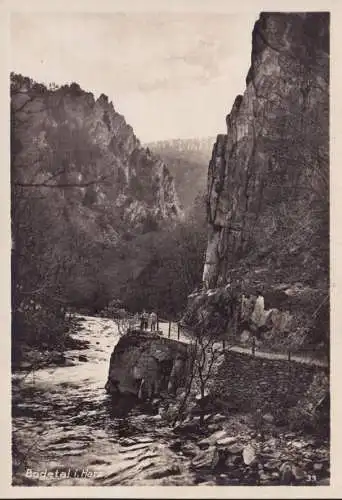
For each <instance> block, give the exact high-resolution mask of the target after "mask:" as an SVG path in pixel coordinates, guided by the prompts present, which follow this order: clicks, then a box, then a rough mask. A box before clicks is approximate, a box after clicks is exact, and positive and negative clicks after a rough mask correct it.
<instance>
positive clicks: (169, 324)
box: [169, 320, 171, 338]
mask: <svg viewBox="0 0 342 500" xmlns="http://www.w3.org/2000/svg"><path fill="white" fill-rule="evenodd" d="M170 336H171V320H169V338H170Z"/></svg>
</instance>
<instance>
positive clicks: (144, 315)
mask: <svg viewBox="0 0 342 500" xmlns="http://www.w3.org/2000/svg"><path fill="white" fill-rule="evenodd" d="M147 328H148V313H147V312H146V311H145V309H144V310H143V312H142V313H141V317H140V329H141V330H147Z"/></svg>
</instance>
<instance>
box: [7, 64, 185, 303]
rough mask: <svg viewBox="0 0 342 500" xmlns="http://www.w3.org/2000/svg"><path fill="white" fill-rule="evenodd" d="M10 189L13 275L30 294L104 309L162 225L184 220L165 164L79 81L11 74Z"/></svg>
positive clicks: (141, 263)
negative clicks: (52, 81)
mask: <svg viewBox="0 0 342 500" xmlns="http://www.w3.org/2000/svg"><path fill="white" fill-rule="evenodd" d="M11 189H12V228H13V232H12V238H13V248H14V252H13V263H14V265H13V278H14V281H16V283H17V287H16V291H17V292H18V293H19V289H20V290H22V292H20V295H23V293H24V294H25V295H23V297H24V298H25V297H28V296H29V295H30V294H31V291H32V290H36V289H37V290H42V291H43V292H42V294H43V295H44V294H45V295H46V292H47V290H49V293H50V295H51V299H52V300H55V299H54V297H56V296H60V298H61V300H63V301H66V302H67V303H69V304H70V303H72V304H75V305H79V306H82V307H83V305H85V306H87V307H88V306H89V307H93V306H94V310H97V309H98V307H100V308H101V307H103V306H104V305H105V304H106V302H107V301H108V300H110V299H112V298H113V297H115V296H117V297H120V298H121V293H122V290H125V289H127V282H128V281H131V283H134V280H135V279H136V277H137V276H138V275H139V273H140V272H141V271H142V270H143V269H144V268H145V267H146V265H148V264H149V262H150V260H151V252H150V247H151V245H152V246H153V244H154V243H153V242H154V240H155V236H156V234H157V233H158V231H159V230H161V229H163V228H164V227H167V228H168V229H170V228H172V227H173V224H174V223H175V224H176V223H177V222H179V221H180V220H181V219H182V210H181V207H180V204H179V202H178V196H177V193H176V189H175V185H174V181H173V178H172V176H171V175H170V173H169V170H168V169H167V167H166V165H165V163H164V162H163V161H162V160H161V159H160V158H159V157H156V156H154V155H153V154H152V153H151V152H150V151H149V150H148V148H144V147H142V146H141V144H140V142H139V140H138V139H137V137H136V136H135V135H134V132H133V129H132V127H131V126H130V125H128V124H127V123H126V121H125V119H124V117H123V116H122V115H121V114H119V113H118V112H117V111H116V110H115V109H114V106H113V103H111V102H109V100H108V98H107V97H106V96H105V95H101V96H100V97H99V98H98V99H96V98H95V97H94V95H93V94H91V93H89V92H85V91H83V90H82V89H81V88H80V87H79V86H78V85H77V84H76V83H72V84H71V85H64V86H62V87H56V86H54V85H50V86H49V87H46V86H45V85H41V84H38V83H36V82H34V81H32V80H31V79H29V78H26V77H23V76H22V75H16V74H12V75H11ZM151 235H152V236H151ZM130 252H131V253H130ZM50 277H51V278H50ZM36 298H37V297H35V299H36ZM42 299H43V297H42V298H39V300H40V301H41V300H42ZM17 300H22V299H21V298H20V299H17Z"/></svg>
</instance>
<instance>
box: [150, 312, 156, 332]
mask: <svg viewBox="0 0 342 500" xmlns="http://www.w3.org/2000/svg"><path fill="white" fill-rule="evenodd" d="M150 323H151V332H155V331H156V324H157V314H156V313H155V312H151V314H150Z"/></svg>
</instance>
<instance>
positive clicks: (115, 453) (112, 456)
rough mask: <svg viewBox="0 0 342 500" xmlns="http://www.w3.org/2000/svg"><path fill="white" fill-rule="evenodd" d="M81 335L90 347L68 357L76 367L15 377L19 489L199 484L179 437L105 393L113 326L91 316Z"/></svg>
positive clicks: (156, 418) (15, 478) (155, 419)
mask: <svg viewBox="0 0 342 500" xmlns="http://www.w3.org/2000/svg"><path fill="white" fill-rule="evenodd" d="M78 337H79V338H84V339H86V340H88V341H90V345H89V349H87V350H82V351H78V350H75V351H68V352H67V353H66V356H67V358H68V359H69V360H72V363H73V366H61V367H57V368H56V367H48V368H44V369H40V370H37V371H35V372H34V373H31V374H29V375H28V376H26V378H25V379H23V377H24V376H23V374H22V373H20V374H16V375H14V384H13V397H14V399H15V400H16V404H15V405H14V409H13V433H14V436H15V446H17V448H18V450H17V451H18V452H19V455H20V457H21V460H20V463H19V464H18V463H17V464H16V466H15V470H14V473H13V484H32V485H39V486H48V485H53V486H59V485H60V486H62V485H63V486H68V485H78V486H81V485H88V486H89V485H94V486H107V485H115V484H121V485H137V484H139V485H142V484H143V485H156V484H165V485H185V484H188V485H189V484H193V483H194V481H195V480H194V477H193V475H192V473H191V472H190V470H189V458H187V457H185V456H183V455H182V454H181V453H178V454H176V453H175V452H174V451H172V450H171V449H170V445H171V444H172V441H173V440H174V435H173V433H172V431H171V429H170V428H169V427H167V426H166V425H165V422H162V421H161V418H160V416H159V415H158V414H157V415H153V414H146V413H143V412H142V411H141V409H140V410H139V408H138V407H137V406H136V405H135V404H134V401H131V400H129V399H125V400H123V401H120V402H118V401H117V402H115V404H113V402H112V401H111V398H110V397H109V396H108V395H107V394H106V392H105V390H104V386H105V383H106V379H107V374H108V368H109V358H110V354H111V352H112V350H113V347H114V345H115V344H116V343H117V341H118V338H119V337H118V334H117V331H116V327H115V325H114V323H113V322H112V321H111V320H109V319H103V318H93V317H84V318H83V328H82V331H80V333H79V334H78ZM79 354H83V355H85V356H86V357H87V360H88V361H86V362H85V361H82V362H80V361H79V360H78V357H79ZM20 379H22V380H21V381H20ZM150 413H152V412H150ZM171 448H172V446H171ZM38 474H39V479H37V475H38Z"/></svg>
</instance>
